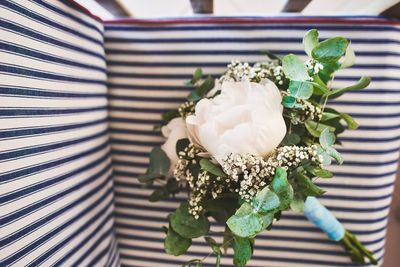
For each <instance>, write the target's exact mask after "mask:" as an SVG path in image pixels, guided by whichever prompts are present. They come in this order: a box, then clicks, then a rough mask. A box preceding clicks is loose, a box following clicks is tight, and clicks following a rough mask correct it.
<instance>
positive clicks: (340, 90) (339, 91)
mask: <svg viewBox="0 0 400 267" xmlns="http://www.w3.org/2000/svg"><path fill="white" fill-rule="evenodd" d="M370 83H371V78H369V77H367V76H362V77H361V78H360V80H359V81H358V82H357V83H355V84H353V85H351V86H348V87H345V88H336V89H333V90H332V91H331V92H330V93H329V97H331V96H332V97H335V95H337V94H342V93H344V92H346V91H347V90H361V89H364V88H365V87H367V86H368V85H369V84H370Z"/></svg>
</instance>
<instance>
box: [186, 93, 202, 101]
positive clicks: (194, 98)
mask: <svg viewBox="0 0 400 267" xmlns="http://www.w3.org/2000/svg"><path fill="white" fill-rule="evenodd" d="M201 98H202V97H201V96H199V95H198V94H197V92H196V90H193V91H190V93H189V95H188V97H187V99H188V100H189V101H192V102H197V101H199V100H200V99H201Z"/></svg>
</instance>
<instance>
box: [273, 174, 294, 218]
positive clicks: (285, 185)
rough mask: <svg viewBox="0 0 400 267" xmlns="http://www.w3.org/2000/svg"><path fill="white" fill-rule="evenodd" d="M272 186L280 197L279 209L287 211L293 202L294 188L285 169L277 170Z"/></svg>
mask: <svg viewBox="0 0 400 267" xmlns="http://www.w3.org/2000/svg"><path fill="white" fill-rule="evenodd" d="M270 186H271V188H272V190H273V191H274V192H275V193H276V194H277V195H278V197H279V200H280V207H279V209H280V210H287V209H288V208H289V206H290V202H292V200H293V188H292V186H291V185H290V184H289V182H288V180H287V174H286V172H285V170H284V169H282V168H276V170H275V176H274V179H273V180H272V182H271V185H270Z"/></svg>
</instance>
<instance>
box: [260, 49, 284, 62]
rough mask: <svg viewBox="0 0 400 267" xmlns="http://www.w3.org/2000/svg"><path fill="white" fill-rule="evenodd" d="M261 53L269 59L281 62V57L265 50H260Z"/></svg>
mask: <svg viewBox="0 0 400 267" xmlns="http://www.w3.org/2000/svg"><path fill="white" fill-rule="evenodd" d="M261 53H263V54H264V55H266V56H267V57H269V58H270V59H273V60H277V61H278V62H279V63H281V62H282V58H280V57H279V56H277V55H275V54H273V53H271V52H269V51H267V50H261Z"/></svg>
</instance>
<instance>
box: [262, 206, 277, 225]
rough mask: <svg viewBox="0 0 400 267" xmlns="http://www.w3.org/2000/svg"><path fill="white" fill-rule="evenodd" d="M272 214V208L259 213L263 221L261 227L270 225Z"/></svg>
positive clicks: (272, 218)
mask: <svg viewBox="0 0 400 267" xmlns="http://www.w3.org/2000/svg"><path fill="white" fill-rule="evenodd" d="M274 215H275V211H274V210H272V211H270V212H268V213H266V214H264V215H261V219H262V221H263V229H267V228H268V227H269V226H271V224H272V222H273V220H274Z"/></svg>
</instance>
